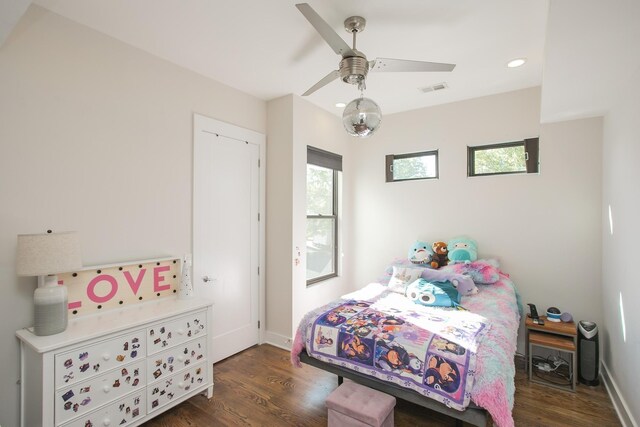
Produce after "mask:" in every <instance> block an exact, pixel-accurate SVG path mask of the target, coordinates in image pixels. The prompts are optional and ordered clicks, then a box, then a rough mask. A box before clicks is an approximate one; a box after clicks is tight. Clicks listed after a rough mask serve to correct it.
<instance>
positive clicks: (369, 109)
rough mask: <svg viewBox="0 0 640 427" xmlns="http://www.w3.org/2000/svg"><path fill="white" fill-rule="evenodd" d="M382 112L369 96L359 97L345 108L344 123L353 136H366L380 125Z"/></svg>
mask: <svg viewBox="0 0 640 427" xmlns="http://www.w3.org/2000/svg"><path fill="white" fill-rule="evenodd" d="M381 122H382V112H381V111H380V107H378V104H376V103H375V102H374V101H373V100H371V99H369V98H357V99H354V100H353V101H351V102H350V103H349V104H347V106H346V107H345V108H344V111H343V113H342V124H343V125H344V128H345V130H346V131H347V133H348V134H349V135H351V136H356V137H360V138H366V137H368V136H370V135H372V134H373V133H374V132H375V131H376V130H378V128H379V127H380V123H381Z"/></svg>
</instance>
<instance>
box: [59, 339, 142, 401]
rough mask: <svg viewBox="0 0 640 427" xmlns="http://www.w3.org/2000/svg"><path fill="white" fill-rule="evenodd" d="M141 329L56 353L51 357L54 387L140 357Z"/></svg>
mask: <svg viewBox="0 0 640 427" xmlns="http://www.w3.org/2000/svg"><path fill="white" fill-rule="evenodd" d="M145 332H146V331H145V330H144V329H141V330H139V331H135V332H132V333H129V334H127V335H122V336H119V337H117V338H113V339H110V340H107V341H102V342H99V343H96V344H91V345H87V346H86V347H79V348H78V349H77V350H73V351H69V352H66V353H63V354H57V355H56V357H55V375H56V377H55V384H56V389H58V388H60V387H66V386H69V385H71V384H75V383H77V382H80V381H84V380H86V379H89V378H91V377H94V376H96V375H99V374H102V373H103V372H106V371H108V370H110V369H115V368H117V367H119V366H122V365H125V364H127V363H130V362H131V361H132V360H139V359H144V357H145V356H146V348H145V346H146V342H145Z"/></svg>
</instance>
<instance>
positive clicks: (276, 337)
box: [264, 331, 291, 351]
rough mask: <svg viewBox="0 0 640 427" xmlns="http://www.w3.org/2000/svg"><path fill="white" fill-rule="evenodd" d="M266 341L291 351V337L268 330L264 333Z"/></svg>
mask: <svg viewBox="0 0 640 427" xmlns="http://www.w3.org/2000/svg"><path fill="white" fill-rule="evenodd" d="M264 343H265V344H271V345H272V346H274V347H278V348H281V349H283V350H287V351H291V338H290V337H285V336H284V335H280V334H276V333H275V332H269V331H266V332H265V334H264Z"/></svg>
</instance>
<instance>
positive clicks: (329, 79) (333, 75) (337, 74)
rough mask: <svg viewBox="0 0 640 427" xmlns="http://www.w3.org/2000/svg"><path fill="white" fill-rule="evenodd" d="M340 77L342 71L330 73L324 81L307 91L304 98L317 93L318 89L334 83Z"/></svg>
mask: <svg viewBox="0 0 640 427" xmlns="http://www.w3.org/2000/svg"><path fill="white" fill-rule="evenodd" d="M338 77H340V71H338V70H335V71H332V72H330V73H329V74H327V75H326V76H324V77H323V78H322V80H320V81H319V82H318V83H316V84H314V85H313V86H311V87H310V88H309V90H308V91H306V92H305V93H303V94H302V96H307V95H311V94H312V93H313V92H315V91H317V90H318V89H320V88H321V87H323V86H326V85H328V84H329V83H331V82H332V81H334V80H335V79H337V78H338Z"/></svg>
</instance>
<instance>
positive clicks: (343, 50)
mask: <svg viewBox="0 0 640 427" xmlns="http://www.w3.org/2000/svg"><path fill="white" fill-rule="evenodd" d="M296 7H297V8H298V10H299V11H300V12H301V13H302V14H303V15H304V17H305V18H307V21H309V23H310V24H311V25H313V27H314V28H315V29H316V31H317V32H318V33H319V34H320V36H322V38H323V39H324V41H326V42H327V43H328V44H329V46H331V49H333V51H334V52H335V53H337V54H338V55H340V56H342V57H345V56H355V53H354V52H353V50H351V48H350V47H349V45H348V44H347V42H345V41H344V40H343V39H342V37H340V36H339V35H338V33H336V32H335V31H334V30H333V28H331V26H330V25H329V24H327V22H326V21H325V20H324V19H322V18H321V17H320V15H318V14H317V13H316V11H315V10H313V9H312V8H311V6H309V5H308V4H307V3H300V4H297V5H296Z"/></svg>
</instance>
